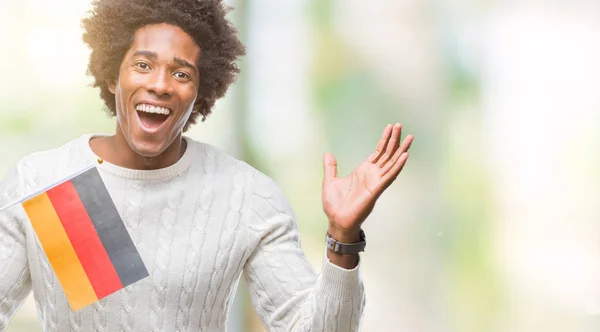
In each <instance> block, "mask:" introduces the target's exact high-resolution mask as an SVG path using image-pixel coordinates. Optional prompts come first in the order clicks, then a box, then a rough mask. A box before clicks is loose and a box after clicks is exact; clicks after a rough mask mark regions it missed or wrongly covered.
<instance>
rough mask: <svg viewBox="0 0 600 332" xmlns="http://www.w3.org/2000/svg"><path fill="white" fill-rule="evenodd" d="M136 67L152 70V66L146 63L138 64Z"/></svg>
mask: <svg viewBox="0 0 600 332" xmlns="http://www.w3.org/2000/svg"><path fill="white" fill-rule="evenodd" d="M135 65H136V66H138V67H139V68H140V69H144V70H146V69H150V66H148V64H147V63H145V62H138V63H136V64H135Z"/></svg>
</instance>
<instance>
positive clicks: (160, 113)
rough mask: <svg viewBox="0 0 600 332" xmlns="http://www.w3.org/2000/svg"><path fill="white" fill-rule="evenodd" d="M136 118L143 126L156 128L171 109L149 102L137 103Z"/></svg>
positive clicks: (165, 119) (167, 116)
mask: <svg viewBox="0 0 600 332" xmlns="http://www.w3.org/2000/svg"><path fill="white" fill-rule="evenodd" d="M135 110H136V111H137V114H138V118H139V119H140V122H141V124H142V126H143V127H145V128H147V129H158V128H159V127H160V126H161V125H162V124H163V123H165V122H166V121H167V119H168V118H169V114H171V110H170V109H168V108H166V107H160V106H155V105H150V104H138V105H137V106H136V107H135Z"/></svg>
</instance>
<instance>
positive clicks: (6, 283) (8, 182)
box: [0, 166, 31, 331]
mask: <svg viewBox="0 0 600 332" xmlns="http://www.w3.org/2000/svg"><path fill="white" fill-rule="evenodd" d="M19 177H20V173H19V171H18V167H17V166H15V167H13V169H12V170H10V171H9V173H8V175H7V176H6V178H4V180H3V181H2V182H1V183H0V208H2V207H4V206H5V205H7V204H9V203H12V202H14V201H15V200H18V199H19V198H21V188H20V183H22V181H20V178H19ZM23 215H24V212H23V210H22V208H21V205H20V204H15V205H13V206H11V207H9V208H7V209H5V210H2V211H0V331H4V330H5V329H6V327H7V326H8V322H9V321H10V319H11V317H12V316H13V315H14V314H15V312H16V311H17V309H19V307H20V306H21V304H22V303H23V300H24V299H25V297H26V296H27V295H28V294H29V292H30V291H31V278H30V276H29V266H28V264H27V252H26V247H25V245H26V244H25V232H24V231H23V227H22V225H23V224H22V222H23Z"/></svg>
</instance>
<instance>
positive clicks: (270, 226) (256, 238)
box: [244, 174, 365, 332]
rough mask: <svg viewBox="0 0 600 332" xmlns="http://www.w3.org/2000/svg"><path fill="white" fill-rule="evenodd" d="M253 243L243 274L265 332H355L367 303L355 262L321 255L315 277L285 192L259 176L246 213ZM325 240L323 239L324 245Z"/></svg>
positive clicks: (266, 178)
mask: <svg viewBox="0 0 600 332" xmlns="http://www.w3.org/2000/svg"><path fill="white" fill-rule="evenodd" d="M248 217H249V220H248V223H247V225H248V227H249V232H248V236H249V243H252V244H256V245H255V247H254V250H253V251H252V253H251V255H250V257H249V258H248V261H247V262H246V265H245V267H244V275H245V278H246V281H247V283H248V285H249V290H250V296H251V299H252V303H253V306H254V308H255V310H256V312H257V314H258V316H259V317H260V319H261V320H262V322H263V324H264V325H265V327H266V328H267V329H268V330H269V331H332V332H333V331H335V332H342V331H357V330H358V327H359V324H360V319H361V317H362V310H363V306H364V303H365V298H364V292H363V284H362V281H361V278H360V274H359V266H357V267H356V268H354V269H352V270H346V269H343V268H340V267H338V266H336V265H334V264H332V263H331V262H329V260H328V259H327V256H326V255H325V258H324V262H323V268H322V271H321V273H320V274H319V275H316V274H315V272H314V271H313V269H312V266H311V265H310V263H309V262H308V261H307V259H306V257H305V255H304V253H303V252H302V249H301V246H300V238H299V232H298V225H297V222H296V217H295V215H294V213H293V211H292V208H291V205H290V203H289V201H288V200H287V198H286V196H285V194H284V193H283V192H282V190H281V189H280V188H279V186H277V184H276V183H275V182H274V181H273V180H271V179H269V178H268V177H266V176H264V175H262V174H259V175H258V178H257V181H256V182H255V188H254V191H253V192H252V193H251V198H250V204H249V211H248ZM324 242H325V240H323V243H324Z"/></svg>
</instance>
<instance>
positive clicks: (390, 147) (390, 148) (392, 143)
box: [377, 123, 402, 167]
mask: <svg viewBox="0 0 600 332" xmlns="http://www.w3.org/2000/svg"><path fill="white" fill-rule="evenodd" d="M401 132H402V125H401V124H399V123H396V124H395V125H394V127H392V136H391V138H390V140H389V142H388V143H387V146H386V147H385V152H384V154H383V155H382V156H381V158H379V159H378V160H377V166H379V167H383V166H384V165H385V164H386V163H387V161H388V160H390V158H391V157H392V156H393V155H394V152H396V150H397V149H398V143H399V142H400V133H401Z"/></svg>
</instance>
